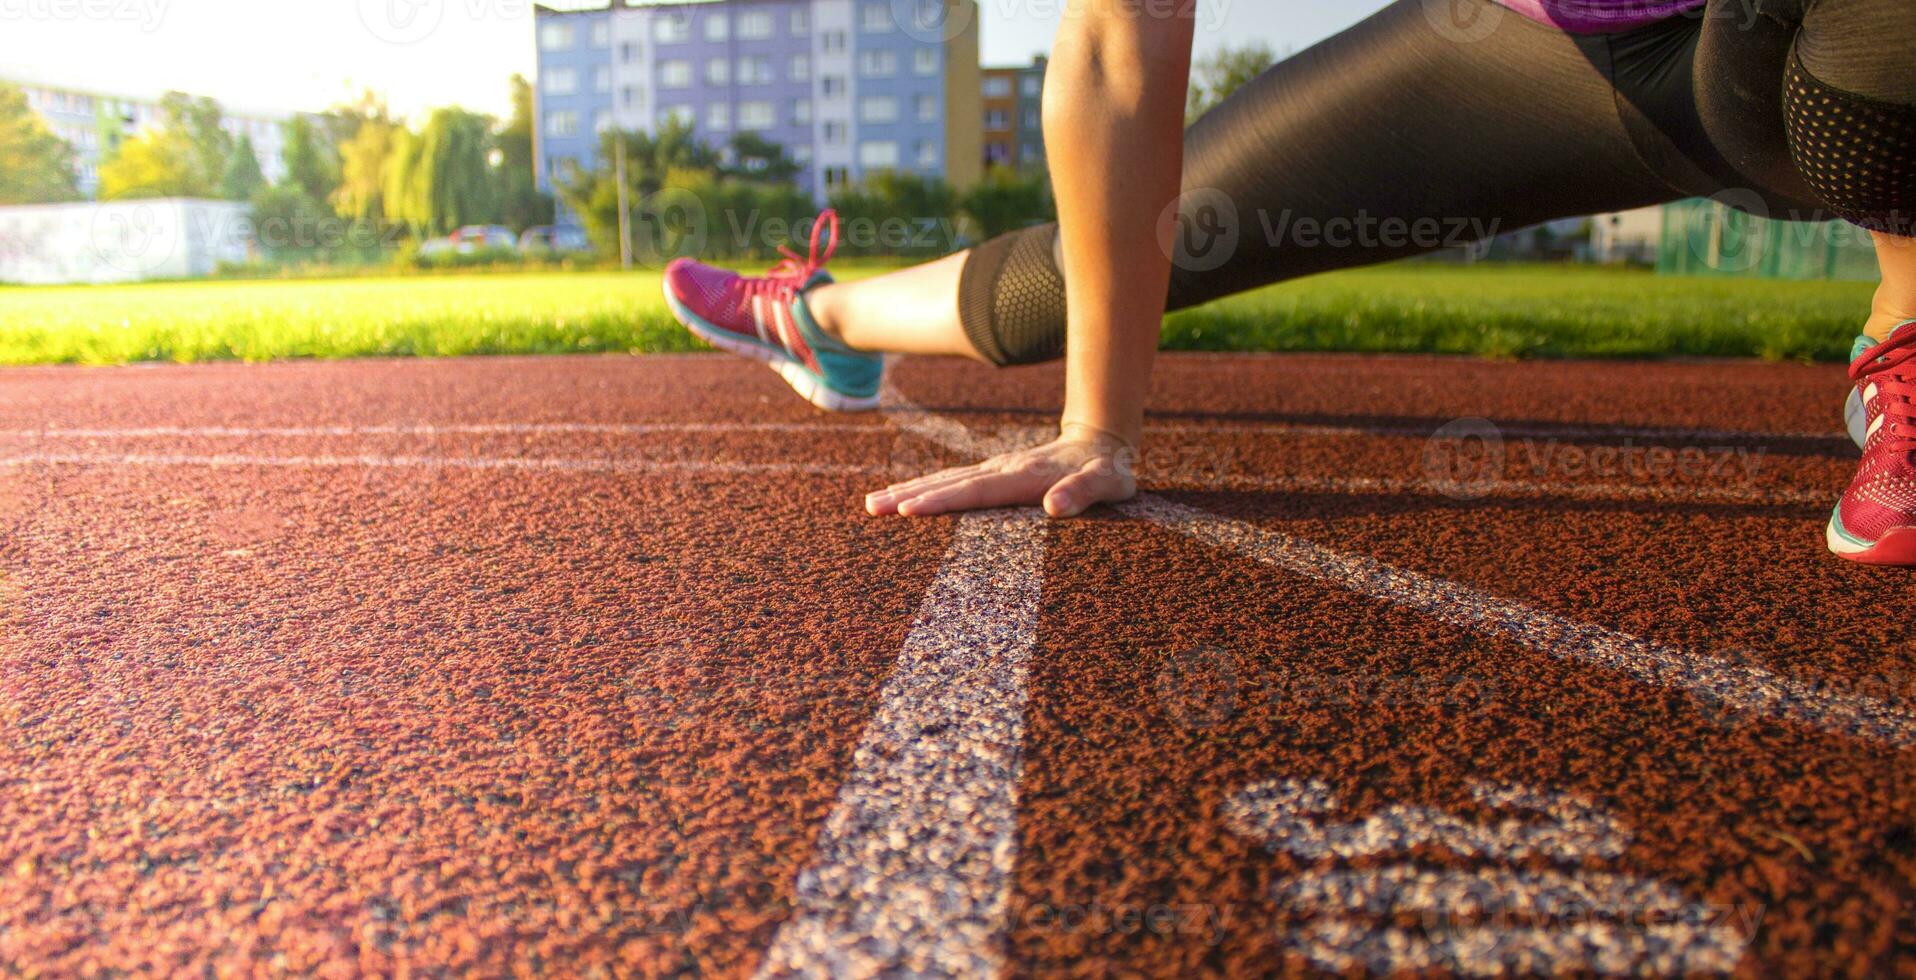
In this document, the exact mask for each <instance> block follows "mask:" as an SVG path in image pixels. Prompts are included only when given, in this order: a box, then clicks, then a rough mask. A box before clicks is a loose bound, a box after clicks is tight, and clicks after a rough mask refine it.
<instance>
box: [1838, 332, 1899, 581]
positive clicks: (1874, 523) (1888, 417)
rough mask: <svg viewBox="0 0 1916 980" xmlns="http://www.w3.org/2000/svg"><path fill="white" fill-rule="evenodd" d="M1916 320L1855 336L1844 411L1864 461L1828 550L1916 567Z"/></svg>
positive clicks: (1861, 559) (1851, 557)
mask: <svg viewBox="0 0 1916 980" xmlns="http://www.w3.org/2000/svg"><path fill="white" fill-rule="evenodd" d="M1912 358H1916V320H1911V321H1910V322H1908V323H1905V324H1903V325H1902V326H1900V327H1897V328H1896V330H1895V332H1893V333H1891V334H1890V335H1889V339H1888V340H1886V341H1884V342H1882V343H1880V344H1878V343H1875V342H1874V341H1871V340H1870V339H1869V338H1867V337H1859V338H1857V340H1856V351H1855V360H1854V361H1853V362H1852V363H1851V364H1850V367H1849V376H1850V380H1852V381H1854V382H1855V383H1856V388H1855V390H1854V391H1852V392H1851V393H1850V399H1849V406H1848V408H1847V410H1846V411H1845V413H1844V414H1845V416H1846V417H1847V421H1848V423H1849V428H1850V436H1851V437H1852V438H1854V439H1855V440H1856V443H1857V445H1859V446H1861V447H1863V465H1862V468H1861V469H1859V470H1857V471H1856V479H1855V480H1853V481H1851V482H1850V485H1849V489H1848V490H1847V491H1844V493H1843V499H1841V500H1839V501H1837V503H1836V513H1834V514H1831V515H1830V523H1829V530H1828V531H1827V532H1826V533H1825V535H1824V536H1825V537H1826V538H1827V539H1828V541H1829V546H1830V550H1831V551H1834V552H1836V553H1837V554H1839V555H1841V556H1843V557H1844V558H1848V559H1849V560H1851V561H1859V562H1866V563H1868V564H1871V565H1916V362H1912Z"/></svg>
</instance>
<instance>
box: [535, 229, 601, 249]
mask: <svg viewBox="0 0 1916 980" xmlns="http://www.w3.org/2000/svg"><path fill="white" fill-rule="evenodd" d="M535 249H542V250H545V251H548V252H590V251H591V250H592V243H591V242H590V241H588V240H587V239H586V237H585V232H584V231H583V230H581V229H578V228H563V227H559V226H556V225H537V226H535V227H532V228H527V229H526V232H525V234H523V235H520V236H519V251H521V252H530V251H533V250H535Z"/></svg>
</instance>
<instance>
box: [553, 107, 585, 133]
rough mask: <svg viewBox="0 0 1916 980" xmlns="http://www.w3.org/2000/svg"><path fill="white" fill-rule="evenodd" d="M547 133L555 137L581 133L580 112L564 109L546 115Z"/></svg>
mask: <svg viewBox="0 0 1916 980" xmlns="http://www.w3.org/2000/svg"><path fill="white" fill-rule="evenodd" d="M546 135H547V136H551V137H553V138H555V139H564V138H566V137H568V136H577V135H579V114H578V113H576V112H573V111H572V110H570V109H562V110H559V111H557V112H552V113H548V114H547V115H546Z"/></svg>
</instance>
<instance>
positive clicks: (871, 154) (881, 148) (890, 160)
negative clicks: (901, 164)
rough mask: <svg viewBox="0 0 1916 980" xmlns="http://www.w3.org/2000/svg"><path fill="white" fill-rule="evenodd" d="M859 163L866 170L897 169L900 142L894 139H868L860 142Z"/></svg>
mask: <svg viewBox="0 0 1916 980" xmlns="http://www.w3.org/2000/svg"><path fill="white" fill-rule="evenodd" d="M858 165H859V167H861V168H863V169H865V170H885V169H895V168H896V167H897V166H898V144H897V143H896V142H895V141H892V140H866V141H864V142H863V143H860V144H858Z"/></svg>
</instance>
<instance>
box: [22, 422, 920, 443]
mask: <svg viewBox="0 0 1916 980" xmlns="http://www.w3.org/2000/svg"><path fill="white" fill-rule="evenodd" d="M731 432H737V433H766V432H782V433H804V432H817V433H848V432H849V433H858V432H869V433H873V434H876V435H889V434H890V433H891V430H890V429H887V428H886V427H884V426H882V425H855V424H849V423H835V422H816V423H814V422H632V423H618V422H605V423H596V422H595V423H588V422H578V423H573V422H554V423H537V422H529V423H509V422H496V423H494V422H488V423H474V424H469V425H468V424H451V425H318V426H287V427H274V426H265V427H229V426H150V427H146V428H135V429H11V430H3V431H0V439H180V438H186V439H254V438H274V439H323V438H349V437H352V436H444V435H670V434H680V433H718V434H725V433H731Z"/></svg>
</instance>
